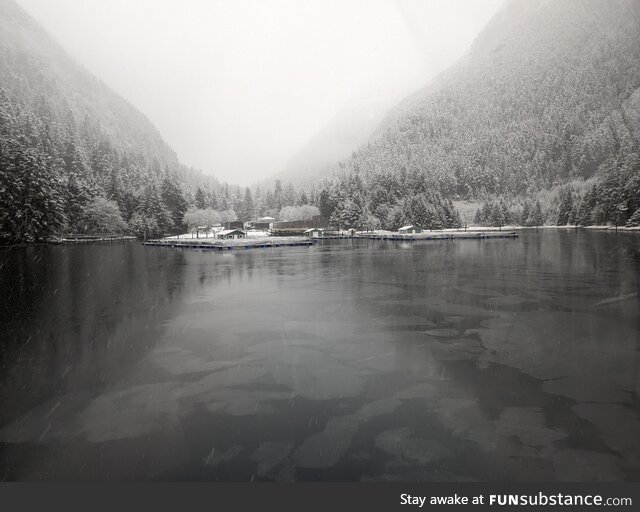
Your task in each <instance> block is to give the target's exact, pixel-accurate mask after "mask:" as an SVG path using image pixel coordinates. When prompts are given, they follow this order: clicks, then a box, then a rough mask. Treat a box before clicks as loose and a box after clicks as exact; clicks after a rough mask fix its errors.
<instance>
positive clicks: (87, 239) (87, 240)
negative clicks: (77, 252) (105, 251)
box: [48, 235, 137, 245]
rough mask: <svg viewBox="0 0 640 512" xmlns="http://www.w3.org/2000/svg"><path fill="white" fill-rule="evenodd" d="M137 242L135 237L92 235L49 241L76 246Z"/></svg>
mask: <svg viewBox="0 0 640 512" xmlns="http://www.w3.org/2000/svg"><path fill="white" fill-rule="evenodd" d="M130 240H137V238H136V237H135V236H116V235H114V236H99V235H97V236H92V235H63V236H62V237H60V238H53V239H51V240H49V241H48V243H50V244H55V245H75V244H91V243H98V242H101V243H104V242H125V241H130Z"/></svg>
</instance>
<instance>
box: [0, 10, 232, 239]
mask: <svg viewBox="0 0 640 512" xmlns="http://www.w3.org/2000/svg"><path fill="white" fill-rule="evenodd" d="M198 186H205V187H206V188H208V189H209V190H208V191H209V192H211V193H212V194H213V193H215V192H216V191H217V192H219V191H220V189H221V187H220V185H219V184H218V183H217V181H216V180H215V179H213V178H211V177H206V176H203V175H202V174H201V173H200V172H199V171H195V170H192V169H188V168H186V167H185V166H183V165H181V164H180V162H179V161H178V158H177V156H176V154H175V152H174V151H173V150H172V149H171V148H170V147H169V146H168V145H167V143H166V142H165V141H164V140H163V139H162V137H161V136H160V134H159V133H158V131H157V130H156V129H155V127H154V126H153V125H152V124H151V122H149V120H148V119H147V118H146V117H145V116H144V115H143V114H142V113H141V112H139V111H138V110H136V109H135V108H134V107H133V106H131V105H130V104H129V103H128V102H127V101H125V100H124V99H123V98H121V97H120V96H118V95H117V94H115V93H114V92H113V91H111V90H110V89H109V88H108V87H107V86H106V85H104V84H103V83H102V82H100V81H99V80H97V79H96V78H95V77H94V76H93V75H91V74H90V73H89V72H88V71H86V70H85V69H84V68H82V67H81V66H80V65H78V64H77V63H76V62H75V61H74V60H73V59H71V58H70V57H69V56H68V55H67V54H66V53H65V51H64V50H63V49H62V48H61V47H60V46H59V45H58V44H57V43H56V42H55V41H54V40H53V39H52V38H51V37H50V36H49V35H48V34H47V33H46V31H44V30H43V29H42V28H41V27H40V26H39V25H38V24H37V23H36V22H35V21H34V20H33V19H32V18H31V17H30V16H29V15H28V14H27V13H26V12H25V11H24V10H23V9H22V8H21V7H19V6H18V5H17V4H16V3H15V2H14V1H13V0H0V196H1V197H2V202H1V203H0V242H16V241H33V240H42V239H47V238H49V237H50V236H52V235H55V234H58V233H60V232H61V231H66V232H83V231H87V230H90V227H89V226H87V224H86V223H84V221H83V219H82V215H83V212H84V211H85V210H86V208H87V207H88V205H91V204H92V203H93V202H94V201H96V200H100V201H103V200H109V201H112V202H113V203H114V206H110V205H107V207H108V208H110V209H111V210H113V209H114V208H115V210H113V213H114V215H115V216H116V217H118V215H121V216H122V217H123V218H124V221H126V222H129V225H130V227H134V226H138V228H137V229H135V231H136V232H140V233H145V234H150V233H163V232H169V231H175V230H178V229H181V218H182V213H183V210H184V209H185V208H186V206H185V205H186V204H187V203H188V202H193V197H194V194H195V191H196V188H197V187H198ZM100 201H98V203H96V204H101V205H103V206H104V204H105V203H104V201H103V202H100ZM118 210H119V213H118ZM94 217H95V216H94ZM116 226H125V224H124V223H122V222H117V223H116ZM120 229H121V228H120Z"/></svg>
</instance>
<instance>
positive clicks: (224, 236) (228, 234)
mask: <svg viewBox="0 0 640 512" xmlns="http://www.w3.org/2000/svg"><path fill="white" fill-rule="evenodd" d="M217 238H219V239H220V240H237V239H238V238H247V234H246V233H245V232H244V231H242V230H241V229H237V228H236V229H224V230H222V231H218V233H217Z"/></svg>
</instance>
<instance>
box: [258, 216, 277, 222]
mask: <svg viewBox="0 0 640 512" xmlns="http://www.w3.org/2000/svg"><path fill="white" fill-rule="evenodd" d="M269 220H276V219H274V218H273V217H260V218H259V219H258V222H266V221H269Z"/></svg>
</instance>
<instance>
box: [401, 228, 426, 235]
mask: <svg viewBox="0 0 640 512" xmlns="http://www.w3.org/2000/svg"><path fill="white" fill-rule="evenodd" d="M398 233H400V234H401V235H417V234H419V233H422V228H421V227H420V226H402V227H401V228H400V229H399V230H398Z"/></svg>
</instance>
